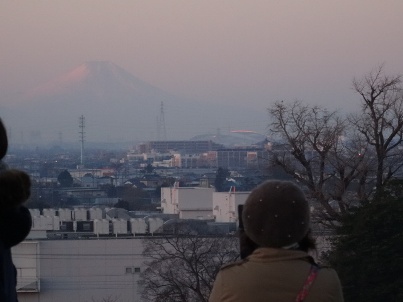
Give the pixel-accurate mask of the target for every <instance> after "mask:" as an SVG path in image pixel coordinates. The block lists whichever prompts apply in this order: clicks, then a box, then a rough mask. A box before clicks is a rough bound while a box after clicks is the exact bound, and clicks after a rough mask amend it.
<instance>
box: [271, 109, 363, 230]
mask: <svg viewBox="0 0 403 302" xmlns="http://www.w3.org/2000/svg"><path fill="white" fill-rule="evenodd" d="M268 111H269V115H270V118H271V123H270V130H271V132H272V134H273V135H274V136H277V137H279V139H280V141H281V142H282V144H280V145H277V147H273V150H272V156H273V157H272V161H273V164H274V165H278V166H280V167H281V168H282V169H283V170H284V171H285V172H286V173H287V174H289V175H290V176H291V177H292V178H294V179H295V180H296V181H297V182H299V183H300V184H301V185H303V186H305V187H306V188H307V189H308V192H309V197H310V198H311V199H312V200H315V201H317V202H318V203H319V205H320V206H321V210H320V211H317V214H318V217H317V219H318V220H320V222H331V221H333V220H334V219H337V218H338V217H339V215H340V213H341V212H344V211H345V210H346V209H347V208H348V207H349V205H350V203H351V201H352V198H351V196H350V197H349V198H346V196H347V195H348V194H350V195H351V191H350V190H349V187H350V188H351V185H352V183H353V181H354V180H356V179H357V178H358V177H359V175H360V173H361V174H362V173H363V166H365V161H364V159H365V156H364V155H365V154H364V152H363V151H362V154H360V152H361V151H360V150H365V142H363V141H362V140H361V141H360V140H356V141H354V143H352V142H351V141H350V140H346V139H344V135H345V134H346V131H347V127H348V124H347V123H346V120H345V119H343V118H341V117H340V116H339V114H338V113H337V112H336V111H332V112H330V111H328V110H326V109H324V108H322V107H319V106H309V105H306V104H303V103H302V102H301V101H295V102H291V103H286V102H284V101H278V102H275V103H274V104H272V106H271V107H269V109H268Z"/></svg>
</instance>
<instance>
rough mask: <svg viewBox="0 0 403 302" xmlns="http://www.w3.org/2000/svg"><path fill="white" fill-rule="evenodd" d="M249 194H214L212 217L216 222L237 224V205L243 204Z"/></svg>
mask: <svg viewBox="0 0 403 302" xmlns="http://www.w3.org/2000/svg"><path fill="white" fill-rule="evenodd" d="M249 193H250V192H214V193H213V215H214V217H215V221H216V222H237V221H238V205H240V204H244V203H245V201H246V198H248V196H249Z"/></svg>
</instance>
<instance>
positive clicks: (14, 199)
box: [0, 119, 31, 213]
mask: <svg viewBox="0 0 403 302" xmlns="http://www.w3.org/2000/svg"><path fill="white" fill-rule="evenodd" d="M7 149H8V139H7V131H6V128H5V126H4V124H3V122H2V120H1V119H0V213H1V212H3V211H7V210H9V209H10V208H15V207H17V206H19V205H21V204H22V203H24V202H25V201H26V200H27V199H28V198H29V196H30V194H31V180H30V178H29V176H28V174H26V173H25V172H24V171H20V170H16V169H8V168H7V165H6V164H4V163H3V161H2V159H3V158H4V157H5V155H6V153H7Z"/></svg>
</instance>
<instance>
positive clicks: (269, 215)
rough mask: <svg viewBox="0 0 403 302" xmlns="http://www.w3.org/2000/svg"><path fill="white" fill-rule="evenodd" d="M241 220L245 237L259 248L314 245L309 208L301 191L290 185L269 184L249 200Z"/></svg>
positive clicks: (258, 188) (282, 182)
mask: <svg viewBox="0 0 403 302" xmlns="http://www.w3.org/2000/svg"><path fill="white" fill-rule="evenodd" d="M242 219H243V224H244V228H245V233H246V235H247V236H248V237H249V238H250V239H251V240H252V241H253V242H255V243H256V244H257V245H258V246H260V247H272V248H290V247H297V248H298V244H299V243H303V244H304V245H305V244H307V246H306V247H303V248H302V249H303V250H306V249H309V248H312V247H313V246H314V244H312V243H311V241H310V240H306V238H307V237H309V231H310V212H309V204H308V202H307V200H306V198H305V195H304V193H303V192H302V190H301V189H300V188H299V187H298V186H296V185H295V184H294V183H292V182H289V181H278V180H269V181H266V182H264V183H262V184H261V185H259V186H258V187H256V188H255V189H254V190H252V192H251V193H250V195H249V196H248V198H247V200H246V202H245V205H244V208H243V212H242Z"/></svg>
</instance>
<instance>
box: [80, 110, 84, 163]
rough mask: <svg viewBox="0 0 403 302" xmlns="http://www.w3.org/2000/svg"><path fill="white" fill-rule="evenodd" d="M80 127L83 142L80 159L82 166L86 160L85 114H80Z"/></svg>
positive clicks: (81, 141)
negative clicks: (84, 159) (84, 158)
mask: <svg viewBox="0 0 403 302" xmlns="http://www.w3.org/2000/svg"><path fill="white" fill-rule="evenodd" d="M79 127H80V131H79V134H80V143H81V160H80V163H81V166H82V165H83V162H84V161H83V157H84V137H85V131H84V128H85V118H84V115H82V116H80V119H79Z"/></svg>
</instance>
